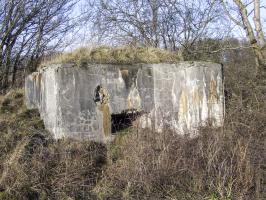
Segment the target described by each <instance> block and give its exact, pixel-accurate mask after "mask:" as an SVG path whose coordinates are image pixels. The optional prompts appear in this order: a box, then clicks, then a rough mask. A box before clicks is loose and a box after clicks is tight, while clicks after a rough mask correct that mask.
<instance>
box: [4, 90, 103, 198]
mask: <svg viewBox="0 0 266 200" xmlns="http://www.w3.org/2000/svg"><path fill="white" fill-rule="evenodd" d="M0 110H1V111H0V199H1V200H4V199H6V200H10V199H25V200H28V199H34V200H35V199H43V200H44V199H72V198H73V199H91V198H93V196H92V193H91V190H92V188H93V186H94V185H95V184H96V182H97V180H98V178H99V177H100V175H101V172H102V168H103V166H104V165H105V162H106V159H105V158H106V147H105V146H104V145H101V144H97V143H94V142H89V141H87V142H86V141H84V142H81V141H73V140H59V141H55V140H53V139H52V137H51V136H50V134H49V133H48V132H47V131H45V130H44V125H43V122H42V120H41V119H40V116H39V113H38V111H37V110H27V109H26V108H25V105H24V104H23V91H22V90H15V91H14V90H13V91H10V92H9V93H8V94H7V95H6V96H4V97H1V103H0Z"/></svg>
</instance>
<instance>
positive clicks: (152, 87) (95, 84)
mask: <svg viewBox="0 0 266 200" xmlns="http://www.w3.org/2000/svg"><path fill="white" fill-rule="evenodd" d="M25 89H26V104H27V106H28V108H38V109H39V110H40V113H41V117H42V118H43V120H44V123H45V126H46V128H47V129H48V130H50V131H51V132H52V133H53V134H54V136H55V138H63V137H72V138H79V139H80V138H82V139H83V138H88V139H90V140H94V141H102V142H105V141H107V140H109V139H110V138H111V134H110V133H111V115H112V114H118V113H121V112H124V111H127V110H136V111H143V112H145V113H146V115H144V116H143V117H142V120H141V121H142V122H141V123H142V126H143V127H150V126H151V124H153V125H154V126H155V128H157V129H158V130H159V131H160V130H162V128H163V126H168V127H169V128H172V129H174V130H175V131H177V132H179V133H186V132H187V131H192V132H195V131H196V130H197V128H198V127H199V126H201V125H204V124H205V123H207V121H208V120H211V121H212V122H213V125H215V126H221V125H222V124H223V113H224V100H223V83H222V70H221V65H219V64H213V63H207V62H180V63H179V64H150V65H148V64H138V65H130V66H126V65H121V66H115V65H102V64H90V65H88V66H87V67H86V68H77V67H74V66H72V65H70V64H64V65H52V66H49V67H46V68H43V69H41V70H40V71H39V72H36V73H33V74H31V75H29V76H28V77H27V78H26V81H25ZM152 121H153V122H154V123H151V122H152Z"/></svg>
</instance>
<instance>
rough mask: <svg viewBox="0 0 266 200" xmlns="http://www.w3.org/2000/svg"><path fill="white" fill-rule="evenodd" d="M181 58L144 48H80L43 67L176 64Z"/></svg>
mask: <svg viewBox="0 0 266 200" xmlns="http://www.w3.org/2000/svg"><path fill="white" fill-rule="evenodd" d="M178 61H180V57H179V56H178V54H177V53H175V52H170V51H166V50H163V49H158V48H144V47H138V48H133V47H119V48H111V47H97V48H79V49H77V50H75V51H73V52H71V53H64V54H60V55H57V56H54V57H53V58H51V59H50V60H46V61H44V62H43V63H42V65H47V64H60V63H75V64H76V65H77V66H83V65H85V64H87V63H103V64H134V63H161V62H165V63H175V62H178Z"/></svg>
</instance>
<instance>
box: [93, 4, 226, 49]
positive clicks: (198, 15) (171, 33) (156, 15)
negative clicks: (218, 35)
mask: <svg viewBox="0 0 266 200" xmlns="http://www.w3.org/2000/svg"><path fill="white" fill-rule="evenodd" d="M91 5H92V7H93V10H94V13H95V14H94V19H95V20H94V21H93V22H94V25H95V28H96V29H97V30H98V31H97V35H101V36H103V37H104V38H109V41H110V40H112V41H116V42H117V43H120V44H121V43H123V42H124V43H131V44H134V45H136V44H138V45H144V46H152V47H163V48H165V49H169V50H173V51H176V50H178V49H179V48H180V47H182V49H185V50H186V51H187V52H189V49H191V46H193V45H194V44H195V43H196V41H197V40H199V39H200V38H204V37H212V36H213V33H214V32H213V31H212V29H213V28H214V25H213V24H214V23H216V22H217V21H218V20H220V19H221V14H222V12H221V9H220V7H219V6H220V5H219V2H218V1H211V0H205V1H201V0H193V1H186V0H128V1H122V0H109V1H105V0H94V1H93V2H91V3H90V6H91ZM109 41H108V42H109Z"/></svg>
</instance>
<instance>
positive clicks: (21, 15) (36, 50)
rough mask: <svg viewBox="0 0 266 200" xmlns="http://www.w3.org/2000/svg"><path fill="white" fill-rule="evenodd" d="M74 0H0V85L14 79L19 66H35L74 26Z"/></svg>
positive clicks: (4, 88) (61, 41) (12, 82)
mask: <svg viewBox="0 0 266 200" xmlns="http://www.w3.org/2000/svg"><path fill="white" fill-rule="evenodd" d="M75 3H76V1H75V0H51V1H46V0H37V1H32V0H1V1H0V89H1V90H2V91H3V90H6V89H7V88H8V87H10V86H12V85H14V84H15V83H16V79H17V75H18V71H19V70H29V71H34V70H36V66H37V64H38V62H39V59H40V58H41V57H42V56H43V55H44V54H45V53H48V52H49V51H53V50H55V49H57V48H58V47H59V46H60V45H62V44H63V40H64V37H65V36H66V34H67V33H68V32H69V31H71V30H73V29H72V28H73V26H74V24H73V23H72V20H73V19H72V18H71V16H70V13H71V12H72V8H73V7H74V5H75Z"/></svg>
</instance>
